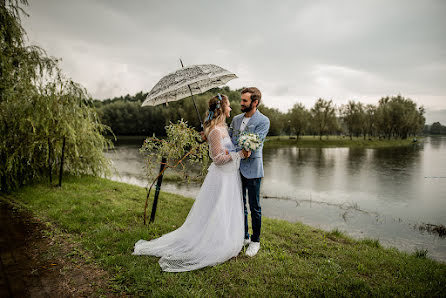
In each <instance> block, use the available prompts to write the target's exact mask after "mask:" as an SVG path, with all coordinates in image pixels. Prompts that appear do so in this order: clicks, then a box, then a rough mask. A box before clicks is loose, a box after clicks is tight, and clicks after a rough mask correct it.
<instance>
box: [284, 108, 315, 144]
mask: <svg viewBox="0 0 446 298" xmlns="http://www.w3.org/2000/svg"><path fill="white" fill-rule="evenodd" d="M288 117H289V120H290V127H291V130H292V131H293V132H294V133H295V134H296V136H297V140H299V136H301V135H303V134H304V133H305V131H306V130H307V128H308V126H309V123H310V112H309V111H308V110H307V109H306V108H305V106H304V105H303V104H301V103H296V104H294V105H293V107H292V108H291V110H290V111H289V113H288Z"/></svg>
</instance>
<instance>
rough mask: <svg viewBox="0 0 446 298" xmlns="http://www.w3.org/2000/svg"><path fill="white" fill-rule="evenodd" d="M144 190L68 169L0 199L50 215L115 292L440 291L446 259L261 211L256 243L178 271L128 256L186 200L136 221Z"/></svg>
mask: <svg viewBox="0 0 446 298" xmlns="http://www.w3.org/2000/svg"><path fill="white" fill-rule="evenodd" d="M145 195H146V192H145V190H144V189H143V188H140V187H137V186H132V185H128V184H123V183H118V182H113V181H109V180H106V179H100V178H93V177H82V178H75V177H66V178H65V180H64V182H63V187H62V188H61V189H59V188H56V187H50V186H48V185H47V184H44V183H42V184H36V185H32V186H27V187H24V188H22V189H21V190H19V191H18V192H16V193H13V194H12V195H9V196H7V197H3V200H9V201H11V200H12V201H14V203H15V204H16V205H20V206H22V207H24V208H26V209H28V210H30V211H32V212H33V213H34V215H35V216H37V217H39V218H41V219H42V220H44V221H47V222H49V223H50V225H51V226H52V227H53V229H55V230H58V231H60V233H62V234H63V235H65V236H66V239H67V241H73V242H76V243H77V244H78V247H80V248H81V250H82V252H73V253H76V254H80V255H82V254H84V255H88V256H90V257H89V258H90V259H92V260H91V261H92V262H94V263H95V264H97V265H98V266H99V267H102V268H103V269H105V270H107V271H108V272H109V274H110V276H111V279H112V281H111V282H112V284H113V286H114V287H115V288H116V289H117V290H119V291H126V292H128V293H129V294H132V295H144V296H152V295H154V296H279V297H284V296H350V297H357V296H370V295H373V296H443V297H444V296H445V295H446V290H445V288H446V265H445V264H442V263H439V262H436V261H433V260H431V259H429V258H428V257H427V258H426V257H425V256H424V257H423V256H421V257H420V254H419V253H418V255H417V254H413V255H410V254H407V253H403V252H400V251H398V250H396V249H384V248H382V247H381V246H380V245H379V242H378V241H376V240H362V241H356V240H353V239H351V238H349V237H346V236H345V235H344V234H343V233H342V232H340V231H339V230H334V231H332V232H324V231H321V230H318V229H315V228H312V227H309V226H306V225H303V224H300V223H289V222H286V221H282V220H276V219H269V218H264V219H263V220H262V248H261V250H260V251H259V254H258V255H257V256H255V257H254V258H248V257H246V256H244V254H243V253H240V255H239V257H237V258H234V259H231V260H229V261H228V262H225V263H224V264H221V265H218V266H215V267H208V268H204V269H201V270H197V271H192V272H185V273H166V272H162V271H161V270H160V267H159V265H158V258H156V257H151V256H132V255H131V253H132V251H133V245H134V243H135V242H136V241H137V240H139V239H141V238H143V239H153V238H155V237H159V236H161V235H163V234H164V233H167V232H169V231H172V230H174V229H176V228H178V227H179V226H181V224H182V223H183V221H184V220H185V218H186V216H187V214H188V212H189V209H190V207H191V206H192V204H193V200H192V199H188V198H184V197H181V196H178V195H173V194H168V193H163V192H162V193H161V196H160V201H159V205H158V212H157V214H156V219H155V223H154V224H151V225H149V226H144V225H143V224H142V212H143V206H144V199H145Z"/></svg>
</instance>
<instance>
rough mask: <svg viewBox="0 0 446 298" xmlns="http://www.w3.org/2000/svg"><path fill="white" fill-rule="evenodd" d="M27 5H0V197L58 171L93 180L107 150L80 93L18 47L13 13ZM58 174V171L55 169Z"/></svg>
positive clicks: (50, 62)
mask: <svg viewBox="0 0 446 298" xmlns="http://www.w3.org/2000/svg"><path fill="white" fill-rule="evenodd" d="M26 4H27V1H20V2H19V1H1V2H0V19H1V24H2V26H1V29H0V30H1V31H0V47H1V49H2V52H1V56H0V61H1V63H0V73H1V76H0V161H1V162H0V182H1V191H8V190H10V189H12V188H15V187H17V186H20V185H23V184H25V183H28V182H31V181H32V180H34V179H38V178H41V177H42V176H43V175H44V174H47V173H50V175H51V173H52V171H53V170H54V169H55V167H56V165H57V166H59V165H62V164H63V162H62V158H61V155H62V147H63V144H64V143H65V152H64V153H65V163H64V164H65V168H66V169H67V170H69V171H70V172H72V173H75V174H79V173H90V174H99V173H103V172H105V171H107V168H108V165H109V161H108V160H107V159H106V158H105V157H104V155H103V149H104V148H108V147H109V146H110V145H111V144H110V142H109V141H107V140H106V139H105V138H104V137H103V136H102V133H103V132H104V131H105V130H107V127H106V126H104V125H102V124H101V123H100V121H99V118H98V117H97V114H96V112H95V109H94V107H93V105H92V102H91V98H90V97H89V96H88V94H87V92H86V90H85V89H84V88H82V87H81V86H79V85H78V84H76V83H74V82H72V81H71V80H69V79H66V78H65V77H64V76H63V74H62V73H61V71H60V69H59V68H58V66H57V63H58V61H57V60H56V59H54V58H49V57H47V56H46V55H45V52H44V51H43V50H42V49H40V48H38V47H35V46H27V45H25V43H24V37H25V34H26V33H25V31H24V30H23V28H22V26H21V23H20V18H19V13H20V12H21V11H23V10H22V9H21V7H20V5H26ZM58 168H60V167H58Z"/></svg>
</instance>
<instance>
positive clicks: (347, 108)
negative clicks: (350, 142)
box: [340, 101, 365, 139]
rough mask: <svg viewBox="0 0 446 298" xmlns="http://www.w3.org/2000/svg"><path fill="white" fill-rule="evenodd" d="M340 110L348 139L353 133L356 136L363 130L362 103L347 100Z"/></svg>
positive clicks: (363, 115)
mask: <svg viewBox="0 0 446 298" xmlns="http://www.w3.org/2000/svg"><path fill="white" fill-rule="evenodd" d="M340 112H341V115H342V120H343V121H344V124H345V126H346V127H347V131H348V134H349V136H350V139H352V136H353V135H355V136H356V137H358V136H359V135H360V134H362V133H363V132H364V120H365V113H364V105H363V104H362V103H361V102H355V101H349V102H348V104H346V105H343V106H342V107H341V108H340ZM364 137H365V134H364Z"/></svg>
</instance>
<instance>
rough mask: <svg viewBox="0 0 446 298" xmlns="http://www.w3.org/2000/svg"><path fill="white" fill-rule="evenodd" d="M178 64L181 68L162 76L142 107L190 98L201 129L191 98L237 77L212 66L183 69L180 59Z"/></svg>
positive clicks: (201, 65) (203, 65) (205, 65)
mask: <svg viewBox="0 0 446 298" xmlns="http://www.w3.org/2000/svg"><path fill="white" fill-rule="evenodd" d="M180 62H181V66H182V67H183V68H181V69H179V70H177V71H175V72H173V73H170V74H168V75H166V76H164V77H163V78H162V79H161V80H160V81H159V82H158V83H156V85H155V86H154V87H153V88H152V90H151V91H150V92H149V94H147V97H146V99H145V100H144V102H143V103H142V106H143V107H144V106H156V105H159V104H162V103H168V102H171V101H177V100H180V99H183V98H185V97H189V96H192V100H193V102H194V107H195V111H196V112H197V115H198V119H199V120H200V123H201V126H202V127H203V122H202V121H201V117H200V113H199V112H198V109H197V105H196V104H195V100H194V97H193V96H194V95H196V94H201V93H204V92H206V91H208V90H209V89H212V88H215V87H219V86H221V85H224V84H226V83H227V82H229V81H230V80H232V79H235V78H237V76H236V75H235V74H234V73H232V72H229V71H227V70H226V69H224V68H222V67H220V66H217V65H214V64H200V65H192V66H187V67H184V66H183V62H182V61H181V59H180Z"/></svg>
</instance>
